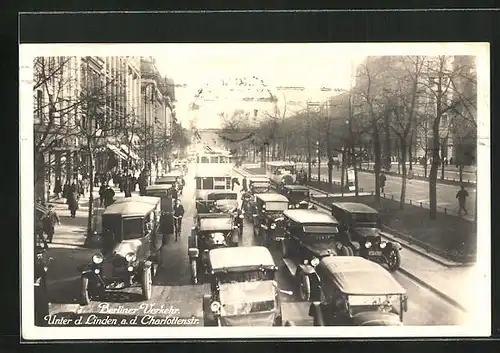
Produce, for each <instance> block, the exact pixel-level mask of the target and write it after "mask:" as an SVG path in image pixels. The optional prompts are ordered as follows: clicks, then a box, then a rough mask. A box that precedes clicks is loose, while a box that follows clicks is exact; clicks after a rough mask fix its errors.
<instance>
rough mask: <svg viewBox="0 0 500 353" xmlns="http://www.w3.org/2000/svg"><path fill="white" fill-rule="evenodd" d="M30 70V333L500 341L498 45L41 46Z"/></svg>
mask: <svg viewBox="0 0 500 353" xmlns="http://www.w3.org/2000/svg"><path fill="white" fill-rule="evenodd" d="M19 70H20V84H19V90H20V118H19V122H20V124H19V126H20V132H19V138H20V162H19V163H20V184H21V187H20V190H21V194H20V201H21V220H22V222H21V223H22V224H21V234H22V237H21V241H20V258H21V269H22V271H21V278H20V280H21V287H22V288H21V300H20V302H21V322H22V336H23V338H24V339H27V340H30V339H37V340H40V339H43V340H55V339H57V340H64V339H130V338H145V339H164V338H178V339H196V338H210V339H213V338H249V337H254V338H255V337H258V338H279V337H284V338H287V337H289V338H311V337H326V338H349V337H386V338H394V337H445V336H448V337H463V336H489V335H490V324H491V319H490V315H491V295H490V286H491V274H490V261H491V259H490V257H491V255H490V254H491V253H490V238H491V230H490V193H491V183H490V106H489V104H490V103H489V101H490V59H489V45H488V44H487V43H411V44H410V43H371V44H363V43H343V44H340V43H300V44H299V43H296V44H292V43H289V44H287V43H275V44H271V43H267V44H259V43H238V44H216V43H212V44H210V43H206V44H196V43H192V44H174V43H163V44H22V45H20V63H19ZM32 187H33V189H32ZM233 326H234V327H236V328H230V327H233ZM271 326H272V328H269V327H271ZM318 326H324V327H322V328H319V327H318ZM365 326H370V327H365Z"/></svg>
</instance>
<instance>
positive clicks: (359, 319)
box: [309, 256, 408, 326]
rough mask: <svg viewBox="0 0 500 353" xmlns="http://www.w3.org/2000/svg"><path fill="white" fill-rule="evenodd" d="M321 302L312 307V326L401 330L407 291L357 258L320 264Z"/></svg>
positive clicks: (327, 259)
mask: <svg viewBox="0 0 500 353" xmlns="http://www.w3.org/2000/svg"><path fill="white" fill-rule="evenodd" d="M316 271H317V273H318V275H319V276H320V277H321V291H322V296H321V297H322V299H321V300H318V301H315V302H313V303H311V306H310V309H309V315H310V316H312V317H313V321H314V326H402V325H403V318H404V313H405V312H406V311H408V297H407V295H406V290H405V289H404V288H403V287H402V286H401V284H400V283H399V282H398V281H396V279H395V278H394V277H393V276H392V275H391V274H390V273H389V272H388V271H387V270H386V269H384V268H383V267H382V266H380V265H379V264H377V263H374V262H371V261H369V260H366V259H364V258H362V257H359V256H330V257H325V258H323V259H321V260H320V262H319V264H318V265H317V266H316Z"/></svg>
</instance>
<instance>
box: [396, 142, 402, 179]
mask: <svg viewBox="0 0 500 353" xmlns="http://www.w3.org/2000/svg"><path fill="white" fill-rule="evenodd" d="M396 158H397V159H398V174H401V147H400V144H399V143H398V145H397V146H396Z"/></svg>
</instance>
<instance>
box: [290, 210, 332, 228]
mask: <svg viewBox="0 0 500 353" xmlns="http://www.w3.org/2000/svg"><path fill="white" fill-rule="evenodd" d="M284 215H285V216H286V217H288V218H290V219H291V220H293V221H295V222H297V223H301V224H304V223H319V224H325V223H327V224H335V225H337V224H338V222H337V220H336V219H335V218H334V217H333V216H331V215H329V214H327V213H324V212H321V211H319V210H297V209H295V210H286V211H285V212H284Z"/></svg>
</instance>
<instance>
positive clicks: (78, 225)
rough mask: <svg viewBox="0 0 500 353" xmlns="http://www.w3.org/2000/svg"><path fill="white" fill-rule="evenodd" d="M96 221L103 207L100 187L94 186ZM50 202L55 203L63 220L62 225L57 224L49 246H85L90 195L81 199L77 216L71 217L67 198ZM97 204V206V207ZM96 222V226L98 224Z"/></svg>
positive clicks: (71, 247) (73, 247)
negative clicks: (100, 204) (100, 199)
mask: <svg viewBox="0 0 500 353" xmlns="http://www.w3.org/2000/svg"><path fill="white" fill-rule="evenodd" d="M93 197H94V212H93V215H94V222H95V223H99V222H96V220H98V219H99V217H97V215H98V214H100V212H102V208H100V207H99V188H96V187H95V188H94V190H93ZM50 204H52V205H54V209H55V210H56V212H57V214H58V215H59V218H60V220H61V225H60V226H58V225H56V227H55V233H54V238H53V239H52V243H51V244H49V247H50V248H51V249H52V248H66V249H75V248H78V247H83V245H84V243H85V239H86V237H87V220H88V211H89V195H88V194H87V195H86V197H82V198H81V199H80V203H79V208H78V210H77V211H76V216H75V218H71V214H70V211H69V209H68V205H66V199H63V198H61V199H53V200H51V201H50ZM96 206H97V207H96ZM95 223H94V227H95V226H97V224H95Z"/></svg>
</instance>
